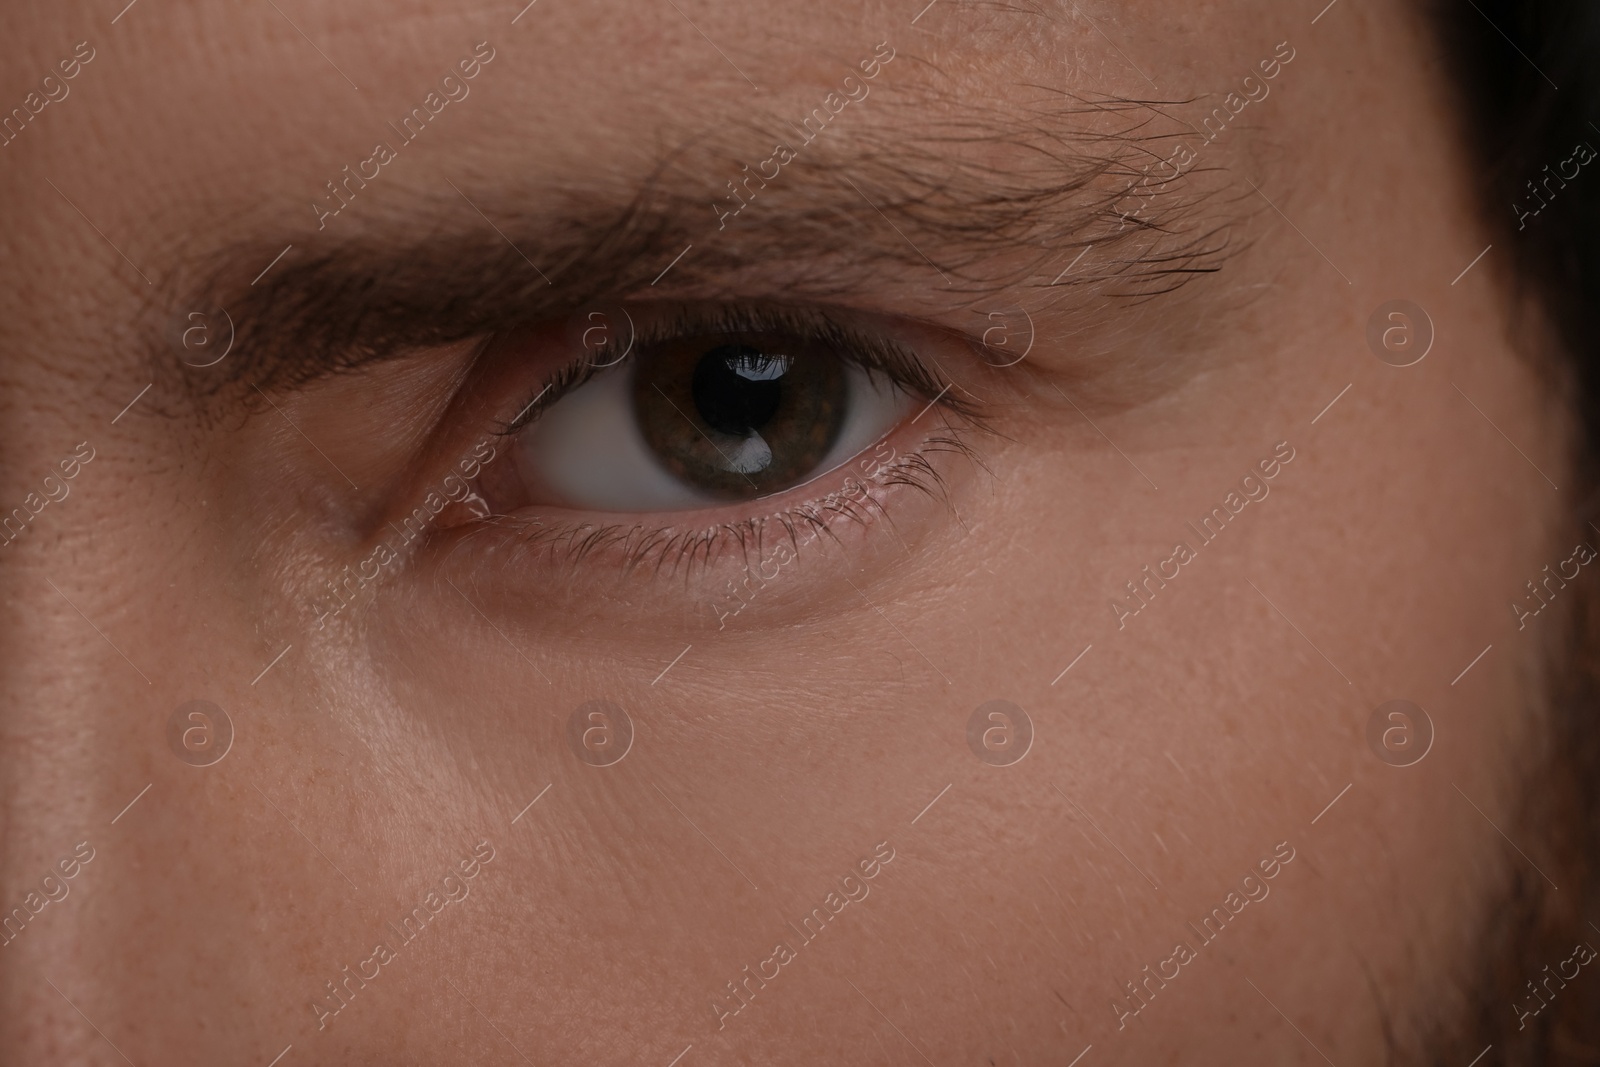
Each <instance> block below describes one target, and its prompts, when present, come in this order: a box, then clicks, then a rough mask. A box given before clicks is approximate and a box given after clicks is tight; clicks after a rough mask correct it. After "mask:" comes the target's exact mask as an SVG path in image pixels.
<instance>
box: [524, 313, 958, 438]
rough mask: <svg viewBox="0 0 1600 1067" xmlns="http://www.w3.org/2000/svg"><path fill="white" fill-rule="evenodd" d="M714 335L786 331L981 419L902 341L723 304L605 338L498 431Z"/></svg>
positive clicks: (816, 317)
mask: <svg viewBox="0 0 1600 1067" xmlns="http://www.w3.org/2000/svg"><path fill="white" fill-rule="evenodd" d="M717 333H779V334H788V335H790V336H793V337H795V338H797V339H799V340H803V341H806V342H811V343H815V344H819V345H824V346H827V347H829V348H831V349H833V350H834V351H836V352H837V353H839V355H840V356H841V357H842V358H844V359H845V360H847V361H849V362H852V363H855V364H856V365H857V366H859V367H861V368H862V369H863V370H865V371H866V372H867V373H868V374H872V375H876V374H882V375H884V376H885V377H887V378H888V379H889V380H890V381H891V382H893V383H894V384H895V385H896V386H898V387H900V388H903V389H907V390H909V391H911V392H912V393H913V394H915V395H917V396H920V397H921V398H922V399H924V400H927V401H929V402H930V403H931V402H933V401H934V400H935V398H939V399H938V403H939V404H940V405H941V406H942V407H944V408H946V409H948V410H949V411H951V412H952V413H954V414H956V415H959V416H960V417H962V418H963V419H964V420H967V421H969V422H974V423H976V422H979V421H981V418H982V416H981V413H980V412H979V411H978V410H977V408H976V407H975V406H973V405H972V404H970V403H967V402H965V401H962V400H960V399H959V398H956V397H954V396H952V395H948V391H949V389H950V386H949V385H948V384H945V383H942V382H940V381H939V380H938V379H937V378H936V377H934V375H933V374H931V373H930V372H929V371H928V369H927V368H926V367H925V366H923V364H922V361H921V360H919V359H918V358H917V357H916V356H915V355H913V354H912V352H911V350H910V349H908V348H906V347H905V346H904V345H901V344H898V343H897V342H894V341H890V340H887V339H886V338H882V337H874V336H872V335H871V334H867V333H863V332H862V331H860V330H858V329H856V328H854V327H852V326H849V325H846V324H845V323H842V322H840V321H838V320H837V319H835V318H833V317H832V316H830V315H828V314H827V313H826V312H825V311H821V310H818V309H811V308H787V307H776V308H775V307H747V306H742V305H725V306H722V307H717V308H712V309H701V308H680V309H678V310H677V311H676V312H675V313H674V315H673V316H672V317H671V318H665V317H661V316H657V317H654V318H652V319H651V321H650V324H649V325H648V326H647V327H645V328H644V329H642V330H638V331H636V333H635V336H634V337H633V338H632V339H631V340H630V341H629V342H628V343H626V344H623V343H621V342H619V341H617V340H615V339H613V340H610V341H608V342H606V344H605V345H604V346H602V347H601V348H600V349H598V350H597V351H595V352H593V353H592V354H590V355H589V356H588V357H587V358H584V359H579V360H575V361H573V362H572V363H569V364H567V365H566V366H565V367H563V368H561V369H560V370H558V371H557V372H556V373H555V374H553V375H552V376H551V377H550V378H549V379H548V380H546V381H544V382H542V383H541V384H540V386H539V388H538V390H536V391H535V392H533V393H531V394H530V395H528V396H526V397H524V398H523V402H522V404H521V405H520V406H519V407H518V408H517V409H516V410H517V411H518V413H519V414H518V415H517V416H516V417H515V418H514V419H512V421H510V422H509V423H506V424H505V425H504V427H503V428H502V429H500V430H499V431H498V433H499V434H500V435H501V436H510V435H512V434H515V433H516V432H517V431H518V430H521V429H523V428H524V427H526V426H528V425H530V424H531V423H533V422H534V421H535V420H536V419H538V417H539V416H540V414H542V413H543V412H544V411H545V410H546V409H548V408H549V407H550V406H551V405H553V404H555V403H556V402H557V401H559V400H560V399H561V398H562V397H564V396H566V395H567V394H568V393H571V392H572V391H573V390H575V389H577V388H578V387H579V386H581V385H583V384H584V383H586V382H588V381H589V380H590V379H591V378H593V377H594V376H595V375H596V374H599V373H600V372H601V371H607V370H613V369H615V368H616V367H618V366H622V365H626V364H628V363H631V362H633V361H635V360H637V359H638V358H639V355H638V354H639V353H640V352H648V351H649V350H650V349H651V348H652V347H654V346H656V345H659V344H662V343H665V342H668V341H675V340H677V339H679V338H681V337H690V336H694V335H696V334H717Z"/></svg>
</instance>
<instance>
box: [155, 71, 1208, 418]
mask: <svg viewBox="0 0 1600 1067" xmlns="http://www.w3.org/2000/svg"><path fill="white" fill-rule="evenodd" d="M1055 95H1056V99H1053V100H1051V99H1048V98H1047V99H1046V101H1045V103H1043V104H1041V105H1040V106H1038V107H1034V108H1031V109H1021V110H1019V109H1016V108H1002V107H998V106H984V105H972V104H968V103H963V104H962V106H961V108H960V109H959V111H958V112H957V113H955V114H954V115H952V116H950V117H947V118H945V119H944V120H943V121H941V122H938V123H936V124H929V122H928V117H927V113H926V112H925V111H924V112H919V113H918V115H917V117H918V119H919V122H920V124H921V125H920V128H919V129H918V131H917V133H916V134H915V135H914V136H896V137H895V138H893V139H890V140H884V141H873V142H869V143H864V144H863V143H859V142H849V141H847V142H844V143H843V144H842V146H841V147H842V148H843V149H844V151H838V150H835V148H834V146H832V145H829V146H826V147H822V148H817V147H811V148H807V149H804V150H802V151H799V152H797V158H796V159H795V160H794V161H793V162H791V163H790V164H789V165H787V166H784V167H781V168H780V169H779V172H778V175H777V177H775V178H771V179H770V181H766V182H765V183H763V182H762V179H761V178H757V179H755V181H752V180H751V177H750V175H751V172H752V171H758V172H759V173H761V174H763V175H765V174H767V173H768V172H767V171H766V170H764V169H762V166H761V164H763V163H770V162H771V161H772V159H773V158H775V157H776V151H775V150H774V151H773V153H772V155H766V154H760V153H751V152H749V151H748V145H750V144H760V143H761V141H760V140H750V139H749V138H748V137H747V138H745V140H744V145H745V147H746V151H745V152H744V153H743V155H742V158H741V156H740V154H739V153H735V152H730V151H727V150H726V149H722V150H720V151H716V152H710V153H707V152H701V153H699V155H703V156H709V158H710V161H709V162H703V161H696V162H695V164H694V165H693V166H691V165H690V153H689V152H688V151H687V150H683V149H680V150H678V151H676V152H673V153H669V154H667V155H665V156H663V157H662V158H660V159H658V160H657V162H656V163H655V164H654V166H653V167H652V168H651V169H650V171H649V172H648V173H647V174H646V175H644V176H643V178H641V179H639V180H637V181H636V182H634V183H633V184H632V185H631V186H624V185H622V184H620V183H619V182H617V181H616V180H615V179H613V180H612V181H611V182H609V183H608V182H605V181H596V182H595V184H594V185H593V186H592V187H589V188H580V187H576V186H575V185H574V184H573V183H572V180H571V178H570V177H569V178H567V179H566V180H565V182H564V184H563V185H562V186H560V187H558V188H555V189H542V190H538V191H530V192H526V193H523V192H519V191H517V190H516V189H514V188H505V187H504V185H503V186H502V187H501V190H500V191H499V192H495V191H493V187H488V186H485V187H479V186H469V187H467V188H462V187H460V186H459V185H457V183H454V182H451V181H449V180H448V179H441V180H440V182H439V185H440V190H439V191H438V192H435V193H431V194H425V195H423V196H421V197H418V196H417V193H416V191H415V190H412V191H411V193H410V195H411V196H412V197H413V198H415V206H414V207H413V208H412V209H411V210H409V211H407V212H404V213H398V212H396V211H395V210H394V209H393V208H387V209H380V208H379V207H378V206H377V204H376V202H375V203H374V206H373V208H372V209H371V210H370V211H369V212H368V213H367V214H366V215H365V216H364V217H360V218H357V219H352V220H345V219H334V220H332V222H331V224H330V226H329V229H330V230H331V231H334V232H333V233H330V234H329V236H328V239H327V240H325V241H322V242H320V243H317V241H316V239H315V238H313V242H312V244H311V245H310V246H309V247H308V248H307V250H306V251H305V252H298V251H297V252H296V253H295V254H293V255H289V256H283V257H282V261H281V262H279V261H277V260H274V261H273V265H272V266H271V267H270V268H269V269H268V270H266V271H265V272H263V273H261V274H257V273H256V272H259V271H261V265H262V264H264V263H266V262H267V261H268V260H269V259H272V257H273V256H274V254H277V255H279V256H282V253H281V252H278V253H274V252H273V251H272V249H274V248H279V247H281V246H280V245H279V244H278V243H277V242H274V241H268V240H264V239H254V240H247V241H242V242H236V243H232V244H229V245H227V246H225V247H223V248H221V249H219V250H217V251H215V252H213V253H211V254H209V255H207V256H205V257H204V258H203V259H202V260H201V265H200V268H199V271H198V273H203V275H204V277H205V279H206V280H205V281H204V282H203V283H202V284H200V285H197V286H195V287H193V288H192V289H191V290H190V291H189V294H188V296H187V297H186V298H184V299H182V300H179V301H176V302H174V304H173V305H171V306H175V307H180V308H183V309H186V310H187V309H189V308H195V307H211V308H218V307H220V308H224V309H226V310H227V312H228V316H229V319H230V320H231V322H232V323H233V329H234V345H233V349H232V350H231V352H230V355H231V356H232V358H230V359H227V360H224V361H222V362H221V363H219V364H218V365H217V367H216V370H215V371H214V372H209V373H208V374H206V375H195V374H186V375H184V383H185V386H186V387H187V388H188V390H189V391H190V392H191V393H192V394H197V395H199V396H202V397H207V396H215V395H217V394H221V393H225V392H228V391H230V387H240V388H242V390H243V392H244V393H246V394H253V390H252V389H251V388H249V387H250V386H254V387H255V388H259V389H262V390H265V391H268V392H270V391H273V390H285V389H292V388H295V387H297V386H300V385H304V384H306V383H309V382H311V381H314V380H317V379H320V378H322V377H325V376H327V375H331V374H337V373H341V372H346V371H350V370H353V369H355V368H358V367H362V366H365V365H368V364H371V363H373V362H375V361H381V360H384V359H389V358H394V357H397V356H400V355H403V354H407V353H411V352H416V351H419V350H422V349H426V348H429V347H433V346H440V345H447V344H453V343H458V342H462V341H467V340H470V339H473V338H478V337H488V336H491V335H495V334H498V333H502V332H507V331H511V330H515V329H518V328H522V327H527V326H531V325H533V324H535V323H539V322H541V321H548V320H550V319H552V318H555V317H557V316H561V315H565V314H570V313H571V312H573V311H575V310H580V309H582V308H583V307H585V306H590V305H596V304H601V303H617V302H622V301H626V300H639V299H662V300H688V299H694V300H740V301H750V300H761V299H769V300H773V301H775V302H795V301H831V302H838V303H840V304H842V305H844V306H859V305H860V301H861V299H862V297H861V294H862V293H863V292H874V291H881V290H882V288H883V286H884V279H885V278H894V279H900V280H904V279H914V280H916V284H924V283H925V285H926V288H927V291H928V293H929V294H930V295H934V294H936V295H937V298H938V299H939V300H940V301H941V303H942V306H944V307H952V308H960V307H962V306H964V305H971V304H974V303H977V302H981V301H982V300H984V299H986V298H992V297H994V296H995V295H996V294H997V293H1000V292H1002V291H1007V290H1012V289H1015V290H1018V291H1030V292H1031V291H1037V292H1039V293H1040V294H1041V298H1047V299H1049V300H1050V301H1052V302H1054V301H1055V300H1057V299H1059V298H1061V297H1062V296H1064V295H1065V294H1066V293H1067V292H1069V291H1071V290H1083V289H1087V290H1091V291H1093V292H1095V293H1096V294H1098V295H1101V296H1112V297H1119V296H1120V297H1126V298H1134V299H1147V298H1149V297H1151V296H1155V295H1161V294H1163V293H1166V292H1170V291H1172V290H1174V289H1176V288H1178V287H1179V286H1181V285H1182V284H1183V282H1184V281H1186V280H1188V279H1189V278H1192V277H1194V276H1196V275H1200V274H1206V273H1211V272H1214V271H1215V270H1217V269H1219V268H1220V264H1221V261H1222V259H1223V258H1224V257H1225V255H1226V254H1227V252H1228V251H1229V248H1228V227H1227V226H1226V225H1225V224H1222V223H1218V222H1216V221H1215V216H1214V215H1213V214H1211V213H1210V212H1209V210H1208V209H1207V202H1208V201H1215V200H1216V199H1217V196H1216V194H1215V193H1214V192H1202V191H1199V190H1197V189H1196V188H1194V183H1193V172H1188V173H1184V174H1181V175H1179V176H1177V177H1174V178H1171V179H1169V180H1167V181H1164V182H1162V183H1160V185H1159V186H1156V189H1157V191H1156V192H1155V193H1151V191H1150V190H1151V188H1152V182H1151V179H1150V168H1151V165H1152V164H1153V163H1155V162H1158V161H1160V160H1162V159H1164V158H1165V151H1164V148H1165V145H1166V144H1167V143H1170V142H1171V141H1173V140H1174V139H1176V138H1180V137H1182V136H1183V131H1182V130H1181V129H1175V130H1173V131H1172V132H1152V131H1151V130H1150V129H1149V126H1150V125H1151V124H1152V122H1154V121H1155V120H1157V119H1158V118H1160V117H1162V116H1163V114H1164V112H1163V110H1162V109H1163V108H1165V107H1167V106H1170V105H1171V104H1173V103H1175V102H1173V101H1153V100H1132V99H1122V98H1098V99H1085V98H1081V97H1068V96H1065V95H1064V94H1059V93H1057V94H1055ZM1085 120H1087V121H1085ZM1096 125H1098V126H1099V127H1100V128H1098V129H1096V128H1095V127H1096ZM1108 126H1109V128H1107V127H1108ZM735 132H738V131H735ZM761 136H762V137H764V138H765V139H766V140H767V142H768V143H771V135H770V133H768V134H763V135H761ZM726 140H727V138H726V137H725V138H724V143H725V142H726ZM996 158H998V159H999V160H1001V161H1002V162H994V160H995V159H996ZM1195 169H1196V170H1199V169H1201V168H1195ZM708 175H711V176H712V177H708ZM720 179H726V182H725V183H724V185H723V186H722V188H721V189H719V188H718V187H717V185H716V182H717V181H718V180H720ZM546 180H549V179H546ZM1141 182H1142V184H1141ZM736 183H737V184H736ZM507 184H509V183H507ZM486 189H488V190H489V191H485V190H486ZM740 189H742V190H743V192H744V194H745V195H748V196H749V199H747V200H746V199H744V197H743V196H741V195H740V193H739V190H740ZM719 193H720V195H719ZM1130 197H1141V198H1143V199H1139V200H1137V201H1135V200H1130ZM736 198H738V199H736ZM741 200H742V201H743V202H744V203H745V205H746V206H745V207H744V208H743V209H742V210H740V211H739V212H738V213H737V214H735V215H726V214H724V213H725V212H727V211H729V210H730V209H732V208H733V207H734V206H735V205H736V204H737V203H738V202H740V201H741ZM1130 203H1139V204H1140V205H1142V206H1141V207H1140V209H1139V210H1138V211H1137V212H1136V213H1133V214H1131V215H1130V212H1131V211H1132V209H1131V208H1130V207H1129V206H1128V205H1129V204H1130ZM1151 204H1154V205H1155V206H1154V207H1153V208H1152V207H1151ZM718 205H720V206H718ZM347 221H348V223H349V225H347ZM719 223H720V225H719ZM341 229H348V231H349V234H350V235H349V236H336V233H337V231H339V230H341ZM419 232H420V233H421V236H418V234H419ZM1091 248H1092V250H1093V251H1094V252H1095V256H1094V259H1093V260H1092V261H1086V262H1085V263H1084V265H1083V267H1082V269H1074V268H1071V267H1069V268H1068V269H1065V270H1064V269H1062V268H1064V267H1068V264H1069V262H1071V263H1072V264H1077V262H1078V260H1080V259H1085V256H1084V253H1085V252H1086V251H1087V250H1090V249H1091ZM1075 256H1076V257H1077V259H1075V258H1074V257H1075ZM889 272H892V273H889ZM252 276H254V280H249V281H247V279H251V278H252ZM869 310H879V309H877V308H869ZM168 332H169V333H170V332H171V327H170V325H169V328H168ZM168 351H170V350H168ZM163 358H166V359H168V360H169V361H170V356H165V357H163Z"/></svg>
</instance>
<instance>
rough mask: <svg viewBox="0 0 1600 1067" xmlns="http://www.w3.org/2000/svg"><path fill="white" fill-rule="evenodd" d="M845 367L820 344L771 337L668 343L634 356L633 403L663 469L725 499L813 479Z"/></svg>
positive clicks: (843, 395)
mask: <svg viewBox="0 0 1600 1067" xmlns="http://www.w3.org/2000/svg"><path fill="white" fill-rule="evenodd" d="M847 400H848V392H847V382H846V367H845V364H844V362H843V360H841V359H840V358H839V356H837V355H835V354H834V353H832V352H830V351H828V350H827V349H826V348H823V347H821V346H819V345H815V344H808V343H806V342H804V341H801V340H797V339H795V338H786V337H781V336H775V335H772V334H759V333H737V334H712V335H703V336H700V337H690V338H684V339H682V340H677V341H671V342H668V343H667V344H665V345H663V346H661V347H659V348H658V349H656V350H655V351H654V352H651V353H649V354H647V355H645V356H643V358H641V359H640V361H639V365H638V369H637V371H636V372H635V375H634V380H633V405H634V410H635V412H636V414H637V416H638V420H639V427H640V429H641V431H642V432H643V434H644V439H645V442H646V443H647V444H648V445H649V446H650V448H651V450H652V451H653V452H654V453H655V455H656V458H657V459H658V460H659V461H660V462H661V464H662V465H663V466H665V467H666V468H667V470H669V471H671V472H672V473H673V474H674V475H676V476H677V477H678V478H680V479H682V480H683V481H684V482H686V483H688V484H689V485H691V486H694V487H695V488H697V489H700V490H702V491H704V492H707V493H712V494H714V495H716V496H722V497H728V498H730V499H747V498H749V497H756V496H765V495H768V494H770V493H776V492H779V491H781V490H784V489H787V488H789V487H790V486H793V485H798V484H799V483H801V482H803V481H805V480H806V479H808V478H810V477H811V476H812V475H814V474H818V473H821V472H820V471H819V469H818V468H819V467H820V466H821V464H822V462H823V460H824V459H825V458H826V457H827V455H828V452H829V451H830V450H831V449H832V448H833V446H834V444H835V443H836V442H837V441H838V439H839V431H840V429H841V428H842V427H843V425H844V418H845V410H846V404H847Z"/></svg>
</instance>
